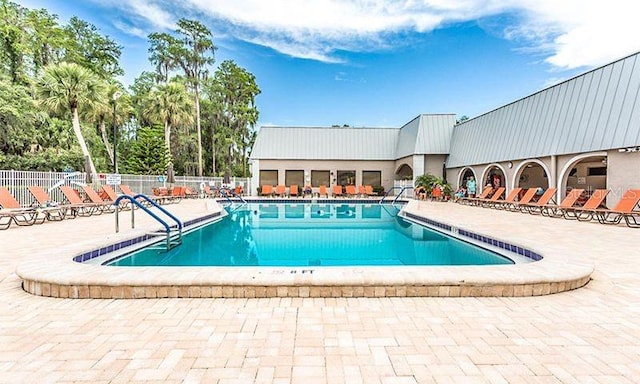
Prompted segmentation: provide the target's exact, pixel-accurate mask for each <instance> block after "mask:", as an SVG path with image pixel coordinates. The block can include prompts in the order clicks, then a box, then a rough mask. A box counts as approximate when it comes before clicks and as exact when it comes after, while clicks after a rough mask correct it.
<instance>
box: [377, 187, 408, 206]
mask: <svg viewBox="0 0 640 384" xmlns="http://www.w3.org/2000/svg"><path fill="white" fill-rule="evenodd" d="M397 189H399V190H400V193H398V194H397V195H396V197H395V198H394V199H393V201H392V202H391V204H395V203H396V201H398V199H399V198H400V197H402V195H403V192H405V191H406V190H408V189H411V190H412V191H413V186H408V185H407V186H403V187H391V188H389V190H388V191H387V193H385V194H384V196H382V199H380V201H379V202H378V203H379V204H382V203H383V202H384V199H385V198H387V196H389V195H390V194H391V192H393V191H395V190H397Z"/></svg>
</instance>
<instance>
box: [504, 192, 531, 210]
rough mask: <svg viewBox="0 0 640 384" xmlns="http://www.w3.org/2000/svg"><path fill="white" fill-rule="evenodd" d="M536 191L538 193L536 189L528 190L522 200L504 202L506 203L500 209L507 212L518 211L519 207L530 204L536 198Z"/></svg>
mask: <svg viewBox="0 0 640 384" xmlns="http://www.w3.org/2000/svg"><path fill="white" fill-rule="evenodd" d="M537 191H538V188H537V187H536V188H529V189H527V191H526V192H525V193H524V195H523V196H522V198H518V200H517V201H512V202H506V203H504V204H503V205H502V208H503V209H505V210H509V211H519V210H520V205H522V204H529V203H531V201H532V200H533V198H534V197H535V196H536V192H537Z"/></svg>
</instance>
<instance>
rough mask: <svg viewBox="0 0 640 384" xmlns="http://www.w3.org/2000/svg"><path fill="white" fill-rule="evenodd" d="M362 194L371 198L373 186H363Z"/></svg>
mask: <svg viewBox="0 0 640 384" xmlns="http://www.w3.org/2000/svg"><path fill="white" fill-rule="evenodd" d="M364 193H366V194H367V196H373V195H374V192H373V186H371V185H365V186H364Z"/></svg>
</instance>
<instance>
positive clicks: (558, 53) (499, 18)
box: [17, 0, 640, 127]
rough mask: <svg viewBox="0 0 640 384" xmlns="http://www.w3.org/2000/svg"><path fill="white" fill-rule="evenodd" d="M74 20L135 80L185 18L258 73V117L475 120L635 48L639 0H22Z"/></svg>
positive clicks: (360, 121)
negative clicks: (153, 49)
mask: <svg viewBox="0 0 640 384" xmlns="http://www.w3.org/2000/svg"><path fill="white" fill-rule="evenodd" d="M17 2H18V3H19V4H21V5H23V6H25V7H30V8H46V9H47V10H48V11H49V12H50V13H54V14H57V15H58V16H59V17H60V20H61V21H62V22H66V21H67V20H68V19H69V18H70V17H71V16H74V15H76V16H78V17H80V18H82V19H84V20H86V21H88V22H90V23H92V24H94V25H95V26H96V27H97V28H98V29H99V30H100V32H101V33H103V34H105V35H109V36H110V37H111V38H112V39H114V40H116V41H117V42H118V43H119V44H120V45H122V46H123V54H122V58H121V63H122V66H123V68H124V69H125V72H126V74H125V76H124V77H123V78H122V79H121V80H122V82H123V83H125V84H126V85H129V84H131V83H132V82H133V79H134V78H136V77H137V76H138V75H139V74H140V73H141V72H142V71H143V70H147V71H150V70H152V66H151V64H150V63H149V61H148V55H147V49H148V46H149V45H148V42H147V40H146V36H147V35H148V34H149V33H151V32H156V31H165V32H170V31H171V30H173V29H174V28H175V22H176V21H177V20H178V19H180V18H181V17H187V18H191V19H197V20H199V21H200V22H202V23H204V24H205V25H207V26H208V27H209V28H210V29H211V30H212V32H213V34H214V43H215V44H216V45H217V46H218V50H217V51H216V63H220V62H222V61H223V60H226V59H232V60H235V61H236V62H237V63H238V64H239V65H241V66H243V67H244V68H246V69H247V70H249V71H250V72H252V73H253V74H255V75H256V78H257V81H258V85H259V86H260V88H261V90H262V94H261V95H260V96H259V97H258V99H257V104H258V108H259V110H260V119H259V125H283V126H330V125H332V124H340V125H342V124H349V125H351V126H374V127H376V126H385V127H389V126H391V127H397V126H401V125H403V124H404V123H406V122H408V121H410V120H411V119H412V118H414V117H415V116H417V115H418V114H420V113H456V114H458V116H461V115H467V116H469V117H474V116H477V115H480V114H482V113H485V112H488V111H490V110H492V109H494V108H497V107H499V106H501V105H503V104H506V103H509V102H511V101H514V100H516V99H519V98H521V97H524V96H527V95H529V94H531V93H533V92H536V91H538V90H540V89H543V88H545V87H547V86H549V85H552V84H555V83H557V82H559V81H561V80H564V79H567V78H570V77H573V76H575V75H577V74H579V73H581V72H584V71H585V70H588V69H591V68H594V67H597V66H600V65H603V64H606V63H608V62H610V61H613V60H615V59H618V58H621V57H623V56H626V55H628V54H631V53H634V52H636V51H638V50H640V40H639V39H637V38H636V37H637V36H638V33H639V32H640V27H639V26H638V25H640V23H637V21H635V20H633V17H634V16H633V15H635V12H634V9H633V7H634V5H633V3H634V2H632V1H623V0H609V1H607V2H606V6H604V5H603V2H602V1H597V0H563V1H557V0H500V1H497V0H459V1H447V0H406V1H404V0H396V1H390V0H389V1H382V0H298V1H296V0H269V1H266V0H233V1H229V0H183V1H180V2H177V1H175V2H173V1H166V0H128V1H120V0H100V1H98V0H18V1H17Z"/></svg>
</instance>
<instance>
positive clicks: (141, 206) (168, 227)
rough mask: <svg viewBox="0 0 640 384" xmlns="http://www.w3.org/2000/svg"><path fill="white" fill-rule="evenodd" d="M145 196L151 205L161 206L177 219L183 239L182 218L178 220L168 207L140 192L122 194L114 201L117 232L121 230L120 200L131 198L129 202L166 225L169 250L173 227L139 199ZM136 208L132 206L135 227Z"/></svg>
mask: <svg viewBox="0 0 640 384" xmlns="http://www.w3.org/2000/svg"><path fill="white" fill-rule="evenodd" d="M140 197H141V198H143V199H144V200H146V201H147V202H149V203H151V205H153V206H155V207H156V208H159V209H160V211H161V212H163V213H165V214H166V215H167V216H169V217H171V218H172V219H173V220H175V221H176V222H177V223H178V231H179V232H178V238H179V239H181V238H182V222H181V221H180V220H178V219H177V218H176V217H175V216H173V215H172V214H171V213H169V212H168V211H167V210H166V209H164V208H162V207H160V206H159V205H158V204H157V203H156V202H155V201H152V200H151V199H149V197H147V196H145V195H142V194H138V195H135V196H129V195H120V196H119V197H118V198H117V199H116V201H114V202H113V204H114V205H115V206H116V212H115V213H116V214H115V217H116V233H118V232H120V220H119V216H118V212H119V208H120V202H121V201H122V200H129V202H131V204H132V205H135V206H136V207H138V208H140V209H142V210H143V211H145V212H146V213H147V214H149V216H151V217H152V218H154V219H155V220H156V221H157V222H159V223H160V224H162V226H164V229H165V234H166V236H167V250H169V249H171V227H170V226H169V224H167V222H166V221H164V220H162V218H160V217H159V216H158V215H156V214H155V213H153V212H151V211H150V210H149V209H148V208H147V207H145V206H144V205H143V204H142V203H141V202H139V201H138V200H137V198H140ZM134 211H135V210H134V209H133V207H131V228H135V225H136V224H135V215H134Z"/></svg>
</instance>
